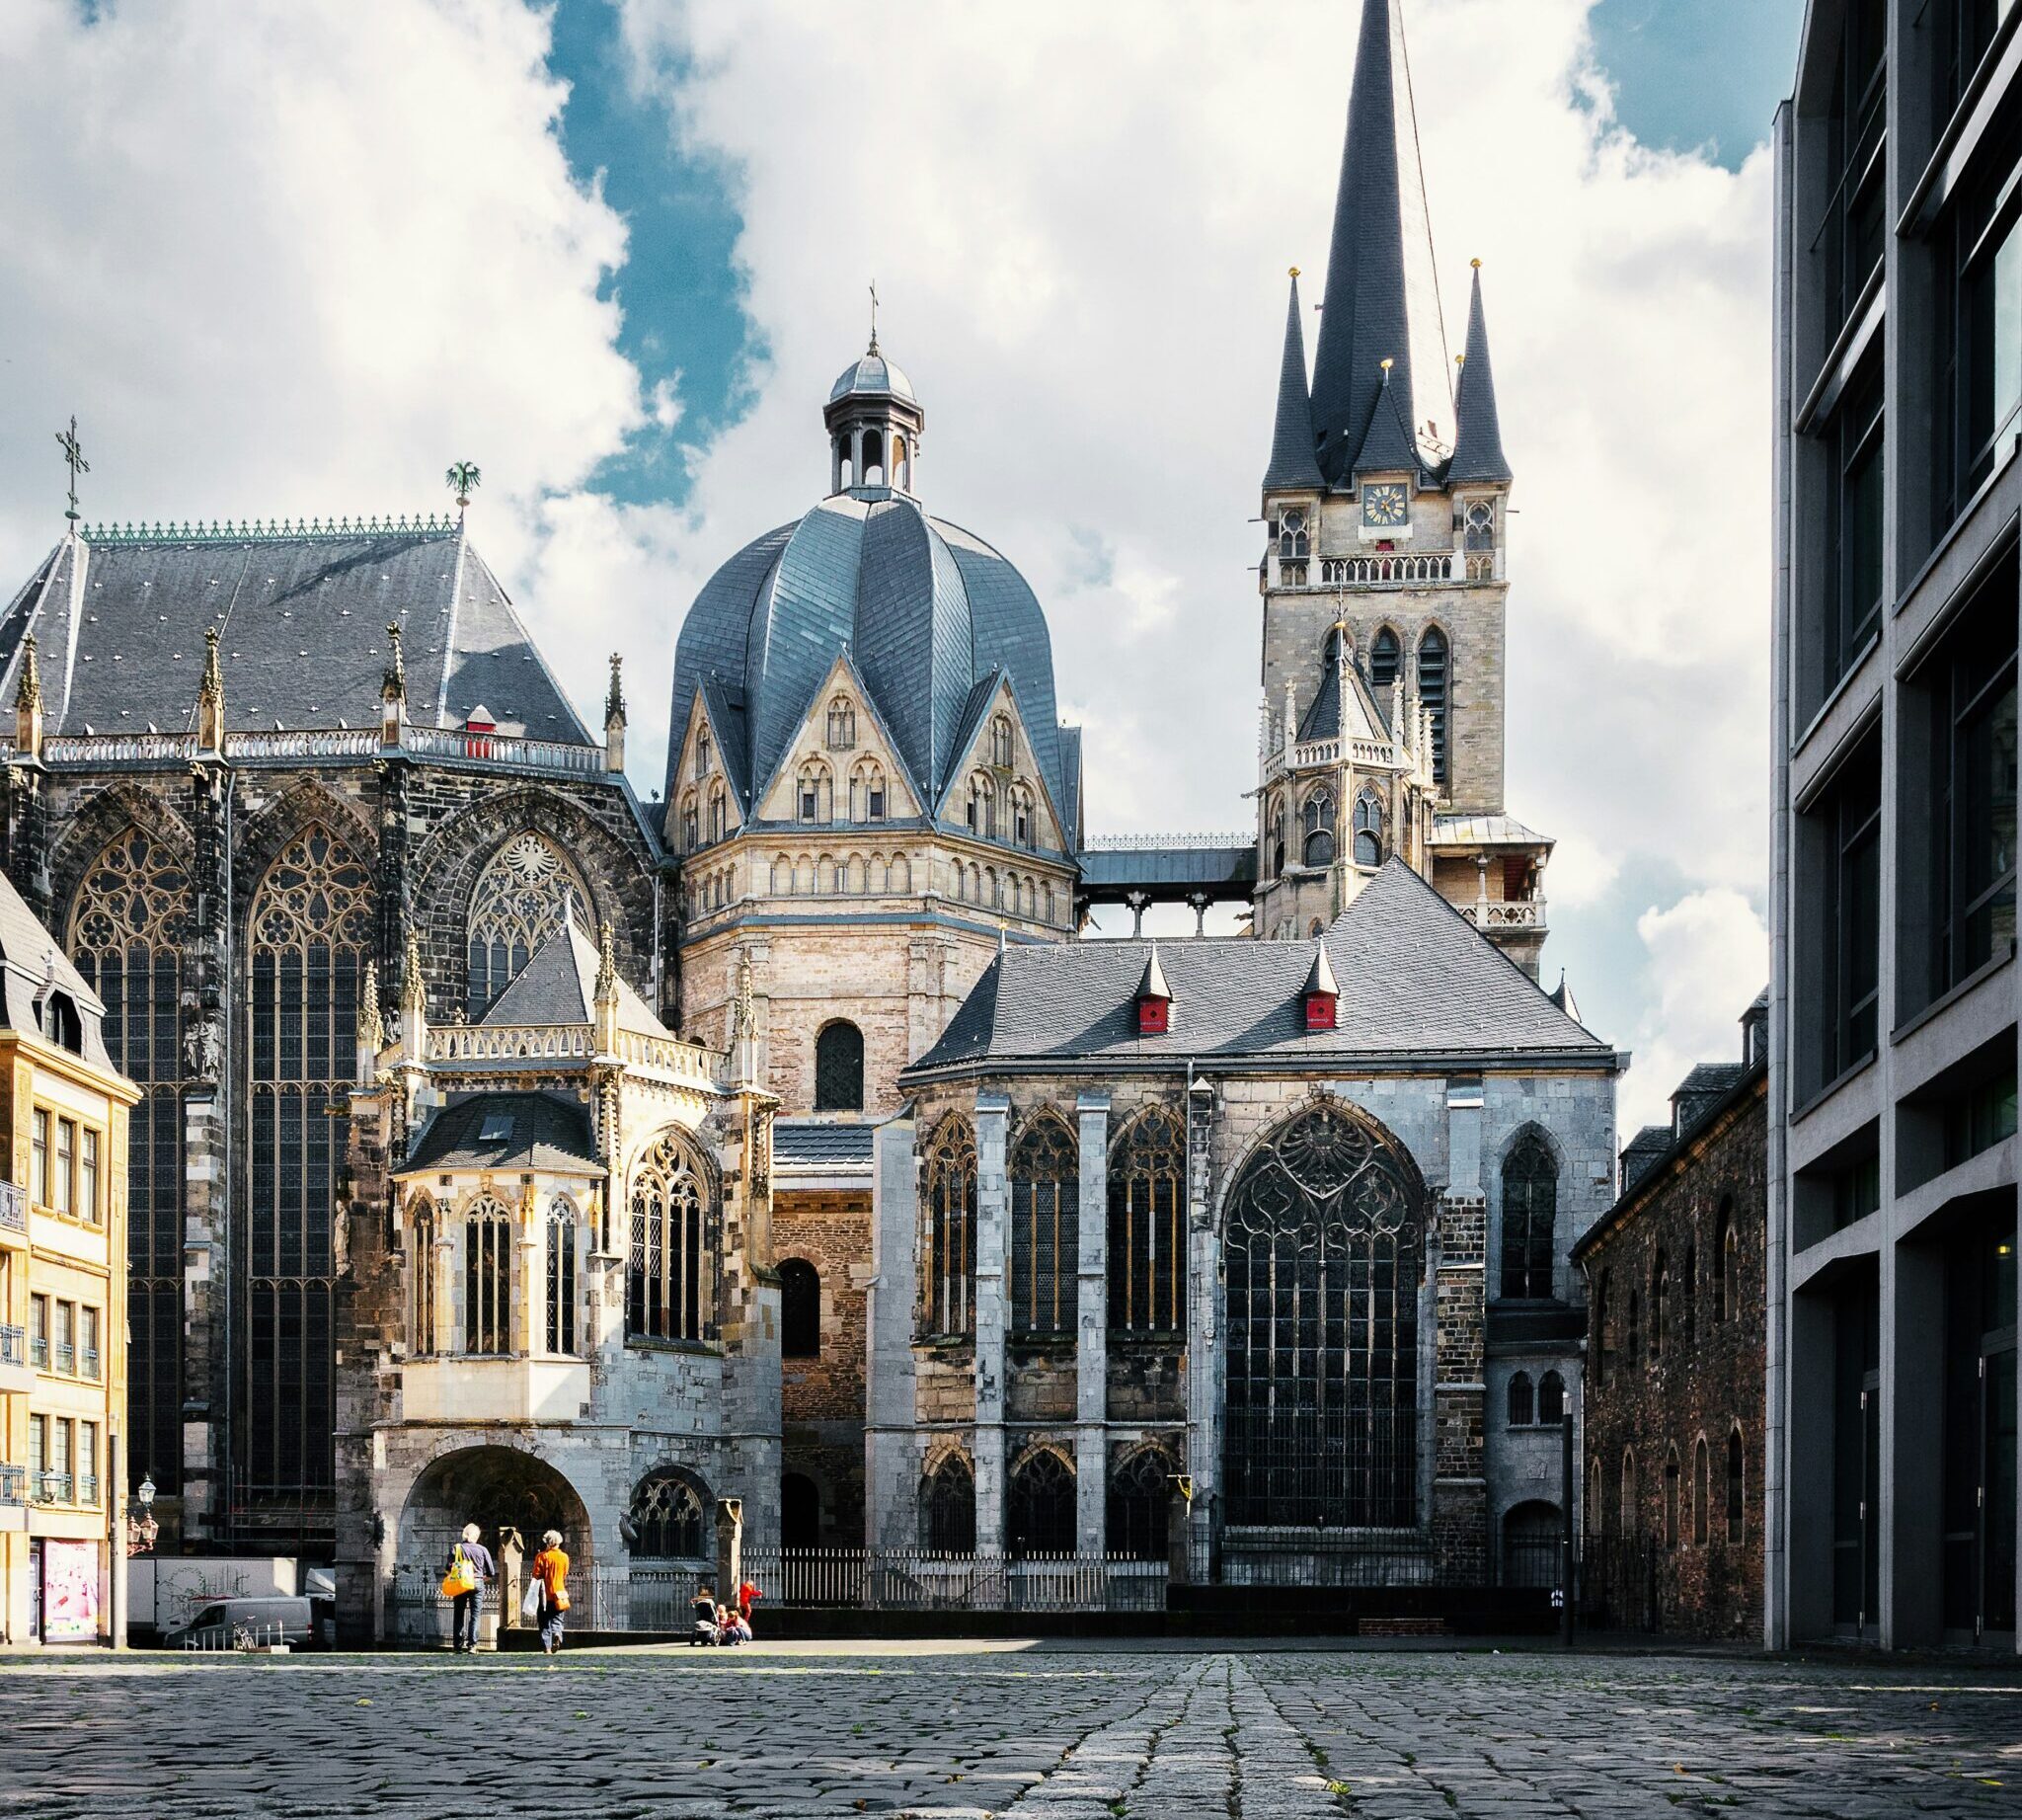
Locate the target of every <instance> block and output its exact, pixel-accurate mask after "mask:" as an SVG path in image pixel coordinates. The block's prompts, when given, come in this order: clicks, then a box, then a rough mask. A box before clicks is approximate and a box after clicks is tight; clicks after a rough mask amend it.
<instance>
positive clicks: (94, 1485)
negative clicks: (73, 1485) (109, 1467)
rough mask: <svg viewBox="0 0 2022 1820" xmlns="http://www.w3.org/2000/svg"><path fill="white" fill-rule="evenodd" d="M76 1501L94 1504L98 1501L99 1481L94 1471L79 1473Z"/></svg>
mask: <svg viewBox="0 0 2022 1820" xmlns="http://www.w3.org/2000/svg"><path fill="white" fill-rule="evenodd" d="M77 1501H78V1503H80V1504H96V1503H97V1502H98V1501H99V1481H98V1477H97V1475H96V1474H95V1473H91V1472H86V1473H82V1474H80V1475H79V1477H78V1480H77Z"/></svg>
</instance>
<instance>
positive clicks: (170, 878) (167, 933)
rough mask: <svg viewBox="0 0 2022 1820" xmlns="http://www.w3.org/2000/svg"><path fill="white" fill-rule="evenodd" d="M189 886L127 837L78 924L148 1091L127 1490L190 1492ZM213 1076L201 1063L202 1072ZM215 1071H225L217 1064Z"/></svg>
mask: <svg viewBox="0 0 2022 1820" xmlns="http://www.w3.org/2000/svg"><path fill="white" fill-rule="evenodd" d="M189 914H190V875H189V872H188V871H187V869H186V867H185V864H184V861H183V858H182V856H181V855H180V854H178V853H176V852H175V851H174V850H173V849H171V848H170V847H169V846H167V845H166V844H165V843H164V842H163V841H161V840H160V839H159V838H157V837H156V836H155V835H153V834H149V833H145V832H143V831H141V830H140V829H138V828H128V829H126V830H125V831H123V832H121V833H120V834H119V835H118V836H117V838H115V839H114V840H113V841H111V842H110V843H109V844H108V845H107V846H106V848H105V850H104V851H103V852H101V853H100V854H99V856H98V857H97V858H96V859H95V860H93V861H92V863H91V866H90V868H89V869H88V870H87V871H86V873H85V875H84V877H83V879H82V880H81V881H80V882H79V884H78V887H77V893H76V896H75V898H74V900H73V902H72V907H71V913H70V956H71V959H72V960H74V961H75V962H76V963H77V971H78V972H79V973H81V974H82V975H83V976H84V978H85V980H86V982H87V983H88V984H89V985H90V986H91V988H92V989H93V990H94V991H96V992H97V993H98V995H99V997H100V998H101V999H103V1000H104V1001H105V1006H106V1016H105V1022H104V1024H103V1025H102V1026H101V1031H102V1034H103V1036H104V1038H105V1044H106V1052H107V1054H108V1055H109V1056H110V1057H111V1058H112V1062H113V1066H114V1067H115V1068H117V1069H118V1070H119V1072H120V1073H122V1074H124V1075H125V1076H126V1077H127V1079H129V1080H131V1081H132V1082H134V1084H135V1085H137V1086H138V1087H139V1088H140V1098H139V1100H138V1101H137V1102H136V1103H135V1105H134V1106H133V1108H132V1110H131V1111H130V1112H129V1113H128V1114H127V1123H126V1273H127V1274H126V1321H127V1343H126V1411H127V1415H126V1421H127V1430H126V1432H127V1434H128V1436H129V1437H130V1445H129V1447H128V1449H127V1453H128V1460H127V1473H126V1479H127V1484H128V1487H129V1488H130V1487H131V1486H133V1485H136V1484H138V1483H139V1482H140V1478H141V1475H142V1474H143V1473H152V1474H153V1477H154V1482H155V1485H156V1487H157V1489H159V1490H161V1491H163V1492H165V1493H168V1494H170V1495H174V1494H176V1493H178V1492H180V1491H181V1490H182V1488H183V1103H182V1096H183V1068H184V1056H183V1049H184V1030H183V943H184V941H185V940H186V939H187V937H188V933H189V928H188V923H189ZM194 1066H195V1067H197V1068H202V1067H203V1066H204V1065H203V1062H202V1059H201V1058H198V1059H197V1060H196V1062H195V1064H194ZM209 1068H210V1070H211V1071H215V1068H216V1063H215V1061H214V1060H213V1061H212V1062H211V1063H210V1064H209Z"/></svg>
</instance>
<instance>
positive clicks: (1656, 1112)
mask: <svg viewBox="0 0 2022 1820" xmlns="http://www.w3.org/2000/svg"><path fill="white" fill-rule="evenodd" d="M1636 933H1637V934H1638V935H1639V936H1640V937H1641V938H1642V941H1643V947H1644V949H1645V951H1646V953H1647V954H1648V956H1649V960H1648V965H1647V967H1646V970H1645V972H1646V976H1647V979H1648V981H1649V994H1648V998H1647V1000H1646V1009H1645V1012H1644V1015H1643V1019H1642V1022H1641V1024H1640V1025H1639V1027H1638V1029H1637V1030H1636V1032H1635V1035H1634V1037H1633V1039H1632V1041H1631V1043H1630V1045H1629V1046H1630V1047H1631V1048H1633V1049H1634V1051H1635V1060H1634V1062H1633V1064H1632V1065H1631V1067H1630V1069H1629V1076H1628V1079H1627V1080H1626V1081H1625V1082H1624V1083H1623V1086H1622V1094H1621V1117H1620V1125H1621V1133H1622V1140H1623V1142H1624V1143H1626V1142H1627V1141H1628V1139H1629V1138H1630V1137H1632V1136H1633V1135H1634V1134H1635V1131H1636V1129H1637V1127H1638V1126H1642V1125H1668V1124H1669V1123H1670V1122H1671V1096H1672V1090H1673V1089H1674V1088H1675V1087H1676V1086H1677V1084H1678V1082H1679V1081H1680V1080H1682V1079H1683V1078H1684V1077H1685V1075H1686V1074H1687V1073H1688V1072H1689V1071H1690V1069H1691V1068H1692V1067H1693V1065H1694V1064H1695V1063H1699V1062H1737V1061H1739V1060H1740V1059H1741V1032H1740V1029H1739V1024H1740V1020H1741V1015H1742V1012H1743V1011H1744V1010H1745V1009H1746V1008H1747V1007H1748V1005H1749V1002H1750V1000H1751V999H1752V998H1753V997H1754V996H1755V994H1756V993H1757V992H1759V991H1760V990H1761V989H1762V988H1763V986H1764V985H1765V984H1767V982H1768V979H1769V931H1768V930H1767V929H1766V928H1765V927H1764V926H1763V923H1762V918H1761V917H1760V916H1759V915H1757V914H1756V913H1755V910H1754V907H1753V906H1752V905H1750V903H1749V901H1748V899H1746V898H1745V897H1743V896H1742V894H1741V893H1740V892H1738V891H1734V890H1731V889H1730V888H1728V887H1726V886H1715V887H1713V888H1711V889H1708V890H1705V891H1695V892H1691V893H1688V894H1687V895H1686V896H1684V897H1682V898H1680V899H1678V900H1677V902H1676V903H1674V904H1672V906H1671V907H1670V908H1669V909H1666V910H1659V909H1658V908H1657V907H1656V906H1655V905H1653V906H1652V907H1651V908H1650V909H1649V910H1645V911H1644V912H1643V914H1642V915H1641V916H1639V917H1637V919H1636Z"/></svg>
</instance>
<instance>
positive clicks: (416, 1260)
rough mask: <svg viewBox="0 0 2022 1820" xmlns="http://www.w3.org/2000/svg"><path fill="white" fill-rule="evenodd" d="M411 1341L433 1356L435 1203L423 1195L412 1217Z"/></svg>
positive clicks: (418, 1349)
mask: <svg viewBox="0 0 2022 1820" xmlns="http://www.w3.org/2000/svg"><path fill="white" fill-rule="evenodd" d="M408 1229H409V1237H408V1265H409V1267H408V1282H409V1284H410V1285H411V1289H410V1293H409V1296H408V1327H407V1330H408V1336H409V1337H408V1344H409V1346H410V1348H411V1349H412V1350H413V1352H414V1354H415V1356H416V1357H417V1358H420V1359H426V1358H428V1357H431V1356H432V1355H433V1353H434V1351H435V1348H436V1344H437V1342H436V1335H435V1291H436V1275H435V1241H436V1238H437V1236H438V1233H439V1227H438V1224H437V1216H436V1213H435V1204H434V1203H433V1202H432V1201H430V1200H429V1199H428V1196H427V1195H423V1196H422V1197H421V1198H420V1199H419V1200H418V1201H416V1202H415V1204H414V1209H413V1211H412V1212H411V1213H410V1214H409V1216H408Z"/></svg>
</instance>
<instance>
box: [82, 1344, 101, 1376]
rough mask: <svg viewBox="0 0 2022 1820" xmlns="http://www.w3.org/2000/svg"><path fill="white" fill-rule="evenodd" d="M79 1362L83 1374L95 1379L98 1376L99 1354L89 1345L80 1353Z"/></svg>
mask: <svg viewBox="0 0 2022 1820" xmlns="http://www.w3.org/2000/svg"><path fill="white" fill-rule="evenodd" d="M78 1363H79V1365H80V1367H81V1369H82V1374H83V1376H84V1377H86V1378H93V1379H95V1378H97V1377H98V1375H99V1356H98V1354H97V1353H96V1352H94V1351H92V1350H91V1349H90V1348H89V1347H87V1348H85V1350H84V1351H83V1352H81V1353H80V1354H78Z"/></svg>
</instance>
